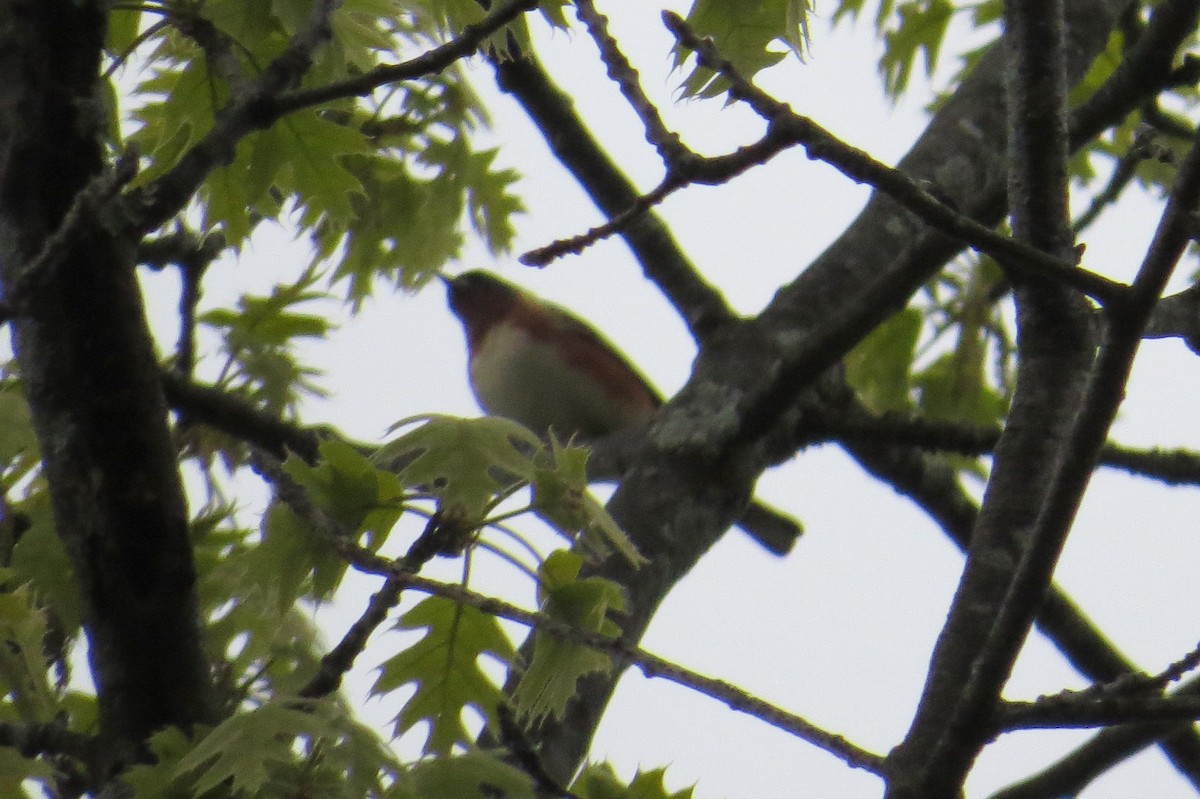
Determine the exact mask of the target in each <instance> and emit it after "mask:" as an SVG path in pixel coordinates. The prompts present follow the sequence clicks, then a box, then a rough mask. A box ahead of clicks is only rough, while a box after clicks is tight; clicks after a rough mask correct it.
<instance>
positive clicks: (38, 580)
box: [11, 491, 83, 637]
mask: <svg viewBox="0 0 1200 799" xmlns="http://www.w3.org/2000/svg"><path fill="white" fill-rule="evenodd" d="M16 510H18V511H20V512H21V513H23V514H25V516H26V517H27V518H28V519H29V529H28V530H26V531H25V532H24V533H23V534H22V535H21V537H20V538H19V539H18V540H17V542H16V544H14V545H13V551H12V564H11V566H12V572H13V575H14V576H15V577H16V579H17V580H18V581H19V582H21V583H24V584H27V585H29V586H30V588H32V589H33V592H34V595H35V596H36V597H37V599H38V601H39V602H41V603H43V604H45V605H46V606H47V607H51V608H53V609H54V616H55V620H56V621H57V623H58V625H59V626H60V627H61V628H62V632H63V634H64V635H65V636H67V637H73V636H75V635H76V634H78V632H79V629H80V625H81V624H82V623H83V603H82V600H81V599H80V596H79V582H78V580H77V579H76V577H75V568H74V566H73V565H72V564H71V560H70V558H68V557H67V552H66V550H65V549H64V548H63V545H62V540H61V539H60V538H59V537H58V532H57V530H56V529H55V526H54V514H53V512H52V509H51V507H50V494H49V492H48V491H39V492H37V493H36V494H33V495H31V496H30V497H29V498H28V499H26V500H25V501H24V502H21V503H20V504H19V505H18V506H17V508H16Z"/></svg>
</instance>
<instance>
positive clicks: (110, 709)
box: [0, 0, 219, 775]
mask: <svg viewBox="0 0 1200 799" xmlns="http://www.w3.org/2000/svg"><path fill="white" fill-rule="evenodd" d="M10 5H13V6H18V5H19V6H20V9H19V10H20V11H21V13H8V14H4V15H0V72H2V73H3V74H4V75H5V76H6V80H4V81H2V82H0V83H2V85H0V279H2V280H3V282H4V285H5V287H6V288H7V289H8V290H9V291H10V292H12V291H18V295H19V296H17V297H16V298H14V297H13V296H12V295H11V294H9V299H10V300H11V301H12V302H13V303H14V306H15V308H16V311H17V316H16V318H15V319H14V321H13V323H12V327H13V332H14V349H15V352H16V357H17V359H18V361H19V363H20V369H21V374H22V378H23V380H24V389H25V394H26V398H27V399H28V401H29V406H30V412H31V415H32V419H33V425H34V429H35V432H36V434H37V437H38V441H39V444H40V449H41V453H42V456H43V474H44V475H45V477H46V479H47V482H48V484H49V487H50V495H51V502H52V506H53V511H54V522H55V526H56V529H57V531H58V534H59V536H60V537H61V539H62V541H63V544H64V547H65V549H66V551H67V553H68V555H69V557H70V558H71V561H72V563H73V566H74V569H75V574H76V576H77V578H78V582H79V592H80V596H81V598H82V604H83V620H84V627H85V630H86V633H87V636H88V643H89V647H88V655H89V658H90V661H91V665H92V674H93V678H94V680H95V683H96V687H97V693H98V697H99V711H100V719H99V724H100V729H99V736H98V741H99V742H100V751H99V752H98V757H99V758H100V759H101V761H102V762H101V764H100V769H101V773H103V774H105V775H108V774H109V773H110V769H111V768H112V767H114V765H116V764H119V763H121V762H123V761H124V760H125V759H126V758H128V757H129V756H130V755H132V754H134V753H136V747H137V746H138V745H139V744H140V742H142V741H143V740H144V739H145V738H146V737H147V736H148V735H149V734H150V733H151V732H153V731H155V730H158V729H160V728H162V727H165V726H179V727H184V728H186V727H189V726H191V725H194V724H197V723H212V722H214V721H216V720H217V717H218V713H219V711H218V708H217V706H216V703H215V701H214V697H213V692H212V690H211V686H210V684H209V673H208V661H207V658H206V656H205V653H204V646H203V642H202V640H201V633H200V619H199V609H198V601H197V597H196V591H195V581H196V576H195V569H194V567H193V563H192V549H191V541H190V538H189V534H188V532H189V531H188V514H187V507H186V504H185V500H184V495H183V489H182V486H181V484H180V480H179V474H178V470H177V466H176V462H175V451H174V448H173V447H172V444H171V439H170V435H169V431H168V428H167V423H166V422H167V419H166V416H167V412H166V403H165V401H164V398H163V392H162V388H161V385H160V383H159V378H158V369H157V365H156V363H155V353H154V349H153V346H152V344H151V340H150V334H149V331H148V329H147V325H146V320H145V317H144V313H143V309H142V303H141V296H140V293H139V288H138V285H137V281H136V278H135V275H134V269H133V255H134V247H133V245H132V244H131V242H130V241H129V240H128V239H123V238H120V237H119V235H118V234H117V233H115V232H114V229H113V228H109V227H106V226H105V225H103V224H102V223H101V222H100V221H99V219H98V217H99V216H101V215H100V214H94V213H78V214H75V213H72V208H73V207H74V208H78V207H79V204H80V203H82V202H85V200H84V197H85V196H86V195H85V194H83V193H85V192H87V188H86V187H88V186H89V185H96V184H95V181H96V180H97V176H100V175H102V174H103V170H104V169H105V158H104V153H103V152H102V149H101V145H100V142H101V141H102V140H103V136H102V135H101V133H100V131H101V129H102V128H103V126H104V125H105V124H106V121H105V116H104V114H103V113H102V112H101V110H100V109H99V107H98V106H97V105H96V80H97V75H99V72H100V69H99V68H100V54H101V50H102V46H103V42H104V28H105V26H104V23H105V18H106V14H107V11H108V4H107V3H102V2H63V1H62V0H46V1H44V2H26V3H17V4H10ZM14 10H15V9H14ZM34 263H36V264H37V266H36V267H35V268H34V270H33V271H32V272H31V271H30V264H34Z"/></svg>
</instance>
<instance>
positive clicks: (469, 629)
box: [371, 596, 516, 755]
mask: <svg viewBox="0 0 1200 799" xmlns="http://www.w3.org/2000/svg"><path fill="white" fill-rule="evenodd" d="M420 628H425V629H427V632H426V634H425V637H424V638H422V639H421V640H420V641H418V642H417V643H416V644H414V645H413V646H411V647H409V648H408V649H405V650H403V651H402V652H399V653H398V654H396V655H394V656H392V657H390V658H388V659H387V660H386V661H384V662H383V664H382V665H381V666H380V674H379V678H378V679H377V680H376V681H375V685H374V687H373V688H372V689H371V692H372V693H375V694H384V693H388V692H390V691H394V690H396V689H397V688H400V687H401V686H404V685H408V684H410V683H415V684H416V689H417V690H416V693H415V694H413V696H412V698H410V699H409V700H408V702H406V703H405V704H404V707H403V708H402V709H401V710H400V713H399V715H397V716H396V732H395V734H396V736H400V735H403V734H404V733H405V732H407V731H408V730H410V729H412V727H413V726H415V725H416V724H418V723H420V722H422V721H428V722H429V738H428V739H427V740H426V742H425V746H424V751H425V752H426V753H427V754H429V753H432V754H439V755H445V754H448V753H449V752H450V750H451V748H452V747H453V746H454V745H455V744H462V745H467V744H469V743H470V735H469V734H468V732H467V728H466V726H465V725H464V724H463V711H464V710H465V709H466V708H467V707H474V708H476V709H477V710H479V711H480V712H481V713H482V714H483V715H484V718H485V719H487V721H488V723H489V725H490V724H493V723H494V719H495V715H496V708H497V706H498V705H499V703H500V702H502V701H504V694H503V692H502V691H501V690H500V688H499V686H497V685H495V684H494V683H493V682H492V681H491V679H489V678H488V676H487V675H486V674H485V673H484V672H483V670H482V669H481V668H480V667H479V662H478V661H479V658H480V657H481V656H483V655H491V656H493V657H495V658H496V659H497V660H500V661H502V662H503V663H506V664H507V663H510V662H511V661H512V659H513V657H514V656H515V654H516V652H515V650H514V649H513V646H512V643H511V642H510V641H509V640H508V636H506V635H505V634H504V630H502V629H501V627H500V624H499V623H498V622H497V621H496V619H495V618H494V617H492V616H490V615H488V614H486V613H484V612H483V611H480V610H477V609H475V608H472V607H467V606H465V605H459V604H458V603H456V602H452V601H450V600H448V599H444V598H442V597H437V596H431V597H429V598H427V599H425V600H422V601H421V602H420V603H419V604H418V605H417V606H416V607H414V608H413V609H412V610H410V611H408V612H407V613H405V614H404V615H403V616H402V617H401V618H400V621H398V622H397V623H396V629H398V630H413V629H420Z"/></svg>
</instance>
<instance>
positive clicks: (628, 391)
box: [439, 270, 801, 555]
mask: <svg viewBox="0 0 1200 799" xmlns="http://www.w3.org/2000/svg"><path fill="white" fill-rule="evenodd" d="M439 277H440V278H441V279H442V281H443V283H444V284H445V286H446V291H447V300H448V304H449V306H450V310H451V311H452V312H453V313H454V315H455V316H456V317H458V320H459V322H461V323H462V327H463V331H464V333H465V334H466V340H467V355H468V369H467V372H468V377H469V379H470V383H471V390H472V392H473V393H474V395H475V399H476V401H477V402H478V403H479V405H480V407H481V408H482V409H483V410H484V412H485V413H487V414H489V415H492V416H502V417H505V418H507V419H511V420H512V421H515V422H517V423H519V424H521V425H523V426H525V427H527V428H529V429H530V430H532V431H534V432H535V433H538V434H539V435H542V436H545V435H547V434H548V432H549V431H551V430H553V431H554V433H555V435H557V436H559V437H560V438H564V439H569V438H571V437H578V438H580V439H583V440H584V441H589V440H595V439H598V438H601V437H603V436H605V435H608V434H611V433H614V432H617V431H620V430H622V429H627V428H631V427H634V426H636V425H639V424H644V423H645V422H647V421H648V420H649V419H650V417H651V416H653V415H654V413H655V412H656V411H657V410H658V408H659V407H661V406H662V404H663V400H662V397H661V395H660V394H659V393H658V392H657V391H655V389H654V387H653V386H651V385H650V382H649V381H648V380H646V378H645V377H643V376H642V374H641V373H640V372H639V371H638V370H637V368H636V367H634V366H633V364H632V363H631V362H630V361H629V359H628V358H626V357H625V355H624V354H622V353H621V351H620V350H619V349H617V347H616V346H614V345H613V344H611V343H610V342H609V341H607V340H606V339H605V338H604V337H603V336H602V335H600V333H599V332H597V331H596V329H595V328H593V327H592V326H591V325H589V324H588V323H587V322H585V321H583V320H582V319H580V318H579V317H577V316H575V315H574V314H572V313H571V312H570V311H568V310H566V309H565V308H561V307H559V306H557V305H554V304H553V303H550V302H547V301H545V300H542V299H541V298H539V297H537V296H535V295H534V294H532V293H531V292H529V291H526V290H524V289H521V288H518V287H517V286H515V285H513V284H512V283H509V282H507V281H505V280H503V279H501V278H499V277H497V276H495V275H494V274H492V273H490V272H487V271H483V270H472V271H469V272H464V273H462V274H460V275H458V276H456V277H453V278H451V277H446V276H445V275H439ZM738 525H739V526H740V527H742V528H743V529H744V530H745V531H746V532H747V533H749V534H750V536H751V537H753V538H754V539H755V540H757V541H758V542H759V543H760V544H762V545H763V546H764V547H765V548H766V549H767V550H769V551H770V552H772V553H774V554H776V555H785V554H787V553H788V552H789V551H791V548H792V547H793V546H794V544H795V542H796V539H797V538H798V537H799V535H800V533H801V527H800V525H799V523H798V522H796V521H795V520H794V519H792V518H790V517H788V516H787V515H786V514H783V513H782V512H781V511H778V510H775V509H773V508H769V507H767V506H765V505H763V504H762V503H760V502H758V501H754V502H752V503H751V504H750V505H749V506H748V507H747V508H746V510H745V512H744V513H743V515H742V518H741V519H740V520H739V522H738Z"/></svg>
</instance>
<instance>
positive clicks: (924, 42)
mask: <svg viewBox="0 0 1200 799" xmlns="http://www.w3.org/2000/svg"><path fill="white" fill-rule="evenodd" d="M898 13H899V17H900V18H899V21H898V22H897V24H896V25H895V26H893V27H892V28H891V29H890V30H888V31H887V32H886V33H885V34H884V51H883V57H882V58H881V59H880V60H879V70H880V72H881V73H882V74H883V78H884V81H883V82H884V89H885V91H886V92H887V94H888V96H889V97H891V98H893V99H895V98H897V97H899V96H900V95H901V94H903V93H904V90H905V89H906V88H907V87H908V80H909V78H910V77H911V75H912V67H913V61H915V60H916V57H917V54H918V53H921V54H923V55H924V58H925V74H926V75H932V74H933V71H934V70H935V69H937V60H938V53H939V52H940V50H941V47H942V41H943V40H944V39H945V37H946V29H947V28H948V27H949V25H950V19H951V18H952V17H953V16H954V4H953V3H952V2H950V0H910V2H905V3H902V4H901V5H900V8H899V9H898Z"/></svg>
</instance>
